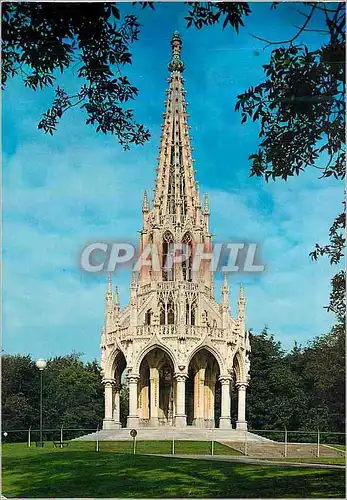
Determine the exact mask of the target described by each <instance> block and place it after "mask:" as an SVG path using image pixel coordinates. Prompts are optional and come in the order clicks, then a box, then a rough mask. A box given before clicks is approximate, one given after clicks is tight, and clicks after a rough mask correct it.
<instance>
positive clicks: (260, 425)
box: [247, 327, 307, 430]
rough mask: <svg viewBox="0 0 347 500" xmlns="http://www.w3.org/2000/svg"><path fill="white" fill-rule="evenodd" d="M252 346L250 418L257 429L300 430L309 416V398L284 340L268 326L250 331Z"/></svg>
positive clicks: (249, 397)
mask: <svg viewBox="0 0 347 500" xmlns="http://www.w3.org/2000/svg"><path fill="white" fill-rule="evenodd" d="M250 341H251V345H252V352H251V359H250V362H251V371H250V377H251V378H250V384H249V388H248V391H247V392H248V395H247V419H248V422H249V424H250V427H251V428H254V429H283V428H284V426H287V428H288V429H293V430H294V429H298V428H299V427H300V425H301V423H302V419H303V418H304V415H305V408H306V402H307V397H306V395H305V393H304V392H303V390H302V389H301V388H300V379H299V378H298V377H297V374H296V373H295V371H293V370H292V368H291V366H290V364H289V363H288V362H287V359H286V356H285V352H284V350H283V349H282V347H281V344H280V342H276V341H275V339H274V336H273V335H270V334H269V333H268V329H267V328H266V327H265V328H264V329H263V331H262V332H261V333H260V334H259V335H254V334H250Z"/></svg>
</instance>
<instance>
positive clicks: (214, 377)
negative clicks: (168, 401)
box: [186, 348, 220, 428]
mask: <svg viewBox="0 0 347 500" xmlns="http://www.w3.org/2000/svg"><path fill="white" fill-rule="evenodd" d="M219 376H220V370H219V364H218V362H217V359H216V358H215V356H214V355H213V354H212V353H211V352H210V351H208V350H207V349H205V348H201V349H200V350H199V351H198V352H196V353H195V354H194V356H193V357H192V359H191V361H190V363H189V367H188V380H187V383H186V414H187V424H188V425H193V426H195V427H203V428H214V427H217V426H218V420H219V415H220V382H219Z"/></svg>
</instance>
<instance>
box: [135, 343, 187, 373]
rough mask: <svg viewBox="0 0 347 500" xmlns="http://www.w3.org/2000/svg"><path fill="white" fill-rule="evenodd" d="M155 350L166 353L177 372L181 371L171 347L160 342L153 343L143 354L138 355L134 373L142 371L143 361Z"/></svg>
mask: <svg viewBox="0 0 347 500" xmlns="http://www.w3.org/2000/svg"><path fill="white" fill-rule="evenodd" d="M154 349H161V350H162V351H164V352H165V353H166V354H167V355H168V356H169V358H170V359H171V361H172V365H173V367H174V370H175V372H178V371H179V370H178V366H177V362H176V358H175V355H174V353H173V352H172V351H171V349H170V348H169V347H167V346H166V345H164V344H161V343H160V342H154V343H151V344H149V345H147V346H146V347H145V348H144V349H143V351H141V353H140V354H139V355H138V357H137V359H136V361H135V363H134V370H133V371H134V373H139V369H140V366H141V363H142V361H143V360H144V358H145V357H146V356H147V354H149V353H150V352H151V351H153V350H154Z"/></svg>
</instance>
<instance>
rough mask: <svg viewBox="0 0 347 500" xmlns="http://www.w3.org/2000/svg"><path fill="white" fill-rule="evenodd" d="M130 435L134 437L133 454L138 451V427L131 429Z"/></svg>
mask: <svg viewBox="0 0 347 500" xmlns="http://www.w3.org/2000/svg"><path fill="white" fill-rule="evenodd" d="M130 436H131V437H132V438H133V455H135V453H136V436H137V430H136V429H131V431H130Z"/></svg>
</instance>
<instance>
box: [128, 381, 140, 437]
mask: <svg viewBox="0 0 347 500" xmlns="http://www.w3.org/2000/svg"><path fill="white" fill-rule="evenodd" d="M138 381H139V376H138V375H130V376H129V377H128V384H129V416H128V421H127V427H131V428H133V427H135V428H136V427H138V425H139V417H138V415H137V384H138Z"/></svg>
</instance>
